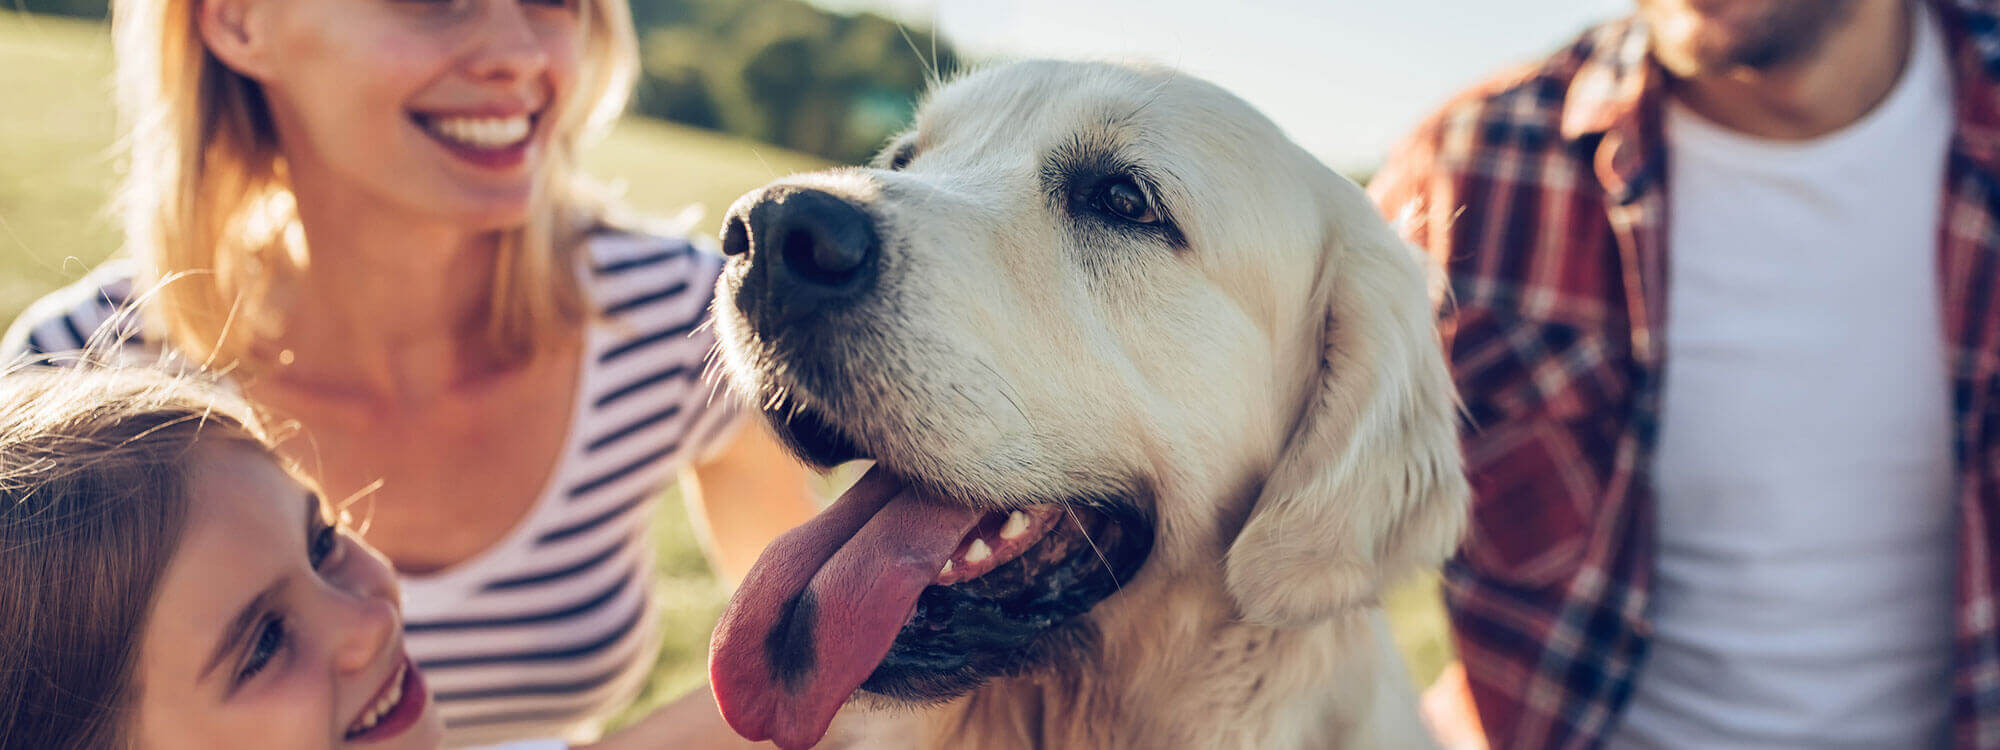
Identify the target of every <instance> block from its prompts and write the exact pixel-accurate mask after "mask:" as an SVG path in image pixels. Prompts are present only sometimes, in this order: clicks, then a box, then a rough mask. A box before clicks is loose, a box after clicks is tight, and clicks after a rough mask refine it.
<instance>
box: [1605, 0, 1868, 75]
mask: <svg viewBox="0 0 2000 750" xmlns="http://www.w3.org/2000/svg"><path fill="white" fill-rule="evenodd" d="M1736 1H1737V2H1746V1H1752V2H1754V1H1755V0H1736ZM1668 4H1669V3H1668V2H1662V0H1639V14H1640V16H1641V17H1642V18H1644V19H1645V20H1646V22H1647V23H1648V24H1649V25H1651V26H1652V28H1653V29H1654V30H1655V34H1654V39H1653V44H1654V54H1655V56H1657V57H1658V58H1659V60H1660V62H1661V63H1662V64H1664V65H1666V67H1667V68H1668V69H1669V70H1672V71H1673V72H1674V73H1675V74H1677V75H1680V76H1683V77H1695V76H1701V75H1707V74H1712V73H1720V72H1723V71H1728V70H1742V69H1748V70H1754V71H1773V70H1778V69H1781V68H1784V67H1786V66H1788V65H1791V64H1793V63H1797V62H1800V61H1802V60H1805V59H1807V58H1809V57H1811V56H1812V54H1813V53H1814V52H1816V51H1817V50H1818V49H1819V48H1820V45H1822V44H1824V43H1825V41H1826V39H1827V38H1828V37H1830V36H1832V35H1833V32H1834V31H1835V30H1837V29H1839V28H1840V27H1841V26H1842V25H1843V24H1844V23H1845V22H1846V21H1847V20H1848V19H1849V18H1850V17H1852V16H1853V14H1854V6H1855V0H1777V1H1776V2H1766V3H1764V5H1763V7H1762V8H1760V9H1759V12H1758V13H1756V14H1755V16H1754V17H1752V18H1750V19H1749V20H1747V21H1745V22H1743V23H1741V24H1738V25H1736V26H1737V27H1736V28H1728V27H1725V26H1723V22H1720V21H1717V20H1714V19H1711V18H1704V17H1701V16H1700V15H1698V14H1696V13H1695V12H1694V11H1692V10H1689V9H1686V8H1683V7H1664V6H1667V5H1668ZM1674 5H1678V3H1674ZM1689 24H1692V25H1694V28H1692V29H1688V28H1686V27H1687V25H1689ZM1667 29H1677V30H1678V33H1674V32H1669V33H1662V32H1663V31H1665V30H1667Z"/></svg>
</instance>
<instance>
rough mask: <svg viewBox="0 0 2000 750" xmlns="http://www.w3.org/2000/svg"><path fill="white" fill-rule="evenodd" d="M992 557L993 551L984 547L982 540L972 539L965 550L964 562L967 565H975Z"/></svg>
mask: <svg viewBox="0 0 2000 750" xmlns="http://www.w3.org/2000/svg"><path fill="white" fill-rule="evenodd" d="M992 556H993V549H992V548H991V547H988V546H986V540H984V539H974V540H972V544H971V546H968V547H966V548H965V561H966V562H969V563H976V562H979V561H980V560H984V559H986V558H989V557H992Z"/></svg>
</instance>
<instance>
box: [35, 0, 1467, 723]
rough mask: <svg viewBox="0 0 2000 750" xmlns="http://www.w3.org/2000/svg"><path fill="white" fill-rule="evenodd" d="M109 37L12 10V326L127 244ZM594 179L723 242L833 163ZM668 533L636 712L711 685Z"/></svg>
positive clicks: (615, 140)
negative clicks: (120, 210) (690, 217)
mask: <svg viewBox="0 0 2000 750" xmlns="http://www.w3.org/2000/svg"><path fill="white" fill-rule="evenodd" d="M110 70H111V60H110V52H109V42H108V33H107V30H106V29H105V28H104V27H103V26H101V25H97V24H91V23H84V22H78V21H73V20H67V19H56V18H50V17H44V16H31V15H25V14H20V13H15V12H12V11H0V92H6V94H5V97H6V99H7V101H6V104H5V110H4V114H0V321H11V320H13V318H14V316H16V315H18V314H19V313H20V311H21V309H22V308H23V307H25V306H26V305H27V304H28V303H29V302H31V301H33V300H34V299H35V298H36V297H38V296H40V295H42V294H45V293H47V292H48V291H49V290H51V289H54V288H55V287H57V286H60V285H62V284H65V283H68V282H70V281H73V280H75V279H76V278H77V277H79V276H81V275H82V274H83V273H84V272H85V271H87V270H88V269H89V268H90V267H92V266H94V265H96V264H97V262H98V261H100V260H103V259H104V257H105V256H106V255H108V254H110V253H111V252H112V250H114V249H115V248H116V246H117V243H118V229H117V226H116V223H115V222H113V221H112V220H111V219H110V217H109V216H108V214H107V213H106V212H105V209H104V206H105V205H106V201H107V200H108V198H109V196H110V192H111V189H112V187H113V186H114V184H115V181H116V178H117V175H116V172H115V162H116V160H115V158H114V156H113V140H114V138H115V130H114V122H113V116H112V108H111V91H110V84H109V76H110ZM585 163H586V166H587V168H588V169H590V170H591V172H592V174H595V175H598V176H599V177H601V178H604V179H606V180H607V181H610V182H612V183H613V184H617V185H622V186H623V188H624V191H625V196H626V199H627V202H628V203H629V204H630V205H631V206H632V207H633V208H635V209H637V210H639V211H641V212H642V213H646V214H649V215H654V216H674V215H679V214H680V213H681V212H682V209H684V208H686V207H688V206H700V207H702V209H704V212H703V213H704V216H703V218H702V219H701V221H700V222H699V224H698V225H697V226H698V228H699V231H702V232H705V233H709V234H711V236H712V234H713V232H714V231H715V228H716V227H717V226H718V225H719V224H720V217H721V213H722V211H723V210H725V209H726V208H727V207H728V206H729V204H730V202H732V201H734V200H735V198H736V196H738V195H740V194H742V193H743V192H744V191H746V190H749V189H751V188H753V187H756V186H758V185H761V184H763V183H764V182H767V181H769V180H771V179H773V178H775V177H779V176H782V175H785V174H789V173H792V172H797V171H803V170H808V169H814V168H818V167H820V166H824V163H823V162H820V161H818V160H816V159H813V158H812V157H808V156H803V155H800V154H795V153H791V152H787V151H784V150H783V149H779V148H776V147H772V146H768V145H764V144H760V143H755V142H751V141H746V140H743V139H740V138H733V137H730V136H725V135H718V134H714V133H709V132H706V131H701V130H693V129H689V128H684V127H679V126H675V125H671V124H667V123H662V122H657V121H649V120H641V119H636V118H634V119H628V120H626V121H625V122H623V123H621V124H620V125H619V127H618V128H617V129H616V130H615V131H614V132H613V133H612V134H611V136H610V137H609V138H608V139H607V140H606V142H605V143H603V144H601V145H600V146H598V147H597V148H596V149H595V150H593V151H592V152H591V153H589V154H587V155H586V159H585ZM662 511H663V512H661V513H659V514H658V517H659V523H658V526H657V528H656V530H655V532H656V534H657V535H658V540H659V543H660V550H659V565H658V567H659V573H660V576H659V582H658V586H659V600H660V602H661V605H662V607H663V610H664V611H663V612H662V615H663V618H662V619H663V622H664V626H663V631H664V642H663V644H662V647H661V651H660V660H659V665H658V668H657V669H656V670H655V673H654V680H653V683H652V684H651V685H650V686H649V687H648V689H647V693H646V695H645V697H644V698H643V699H642V700H641V702H640V703H639V704H638V705H636V706H634V707H633V709H632V710H630V711H628V712H627V715H628V716H632V715H638V714H640V713H643V712H644V711H645V710H646V709H648V708H650V707H651V706H654V705H657V704H658V703H660V702H662V701H664V700H666V699H668V698H671V697H673V696H675V695H678V694H680V693H681V692H683V691H685V690H687V689H689V688H691V687H693V686H695V685H697V684H699V683H700V682H701V681H702V679H703V677H704V675H705V673H706V669H705V665H704V663H703V662H704V659H705V658H706V654H707V649H708V631H709V627H710V625H711V624H712V623H713V622H714V621H715V618H716V616H717V615H718V614H720V612H721V608H722V601H723V596H724V594H723V591H722V590H721V587H720V586H718V585H717V583H716V581H715V578H714V576H713V575H712V574H711V573H710V572H709V569H708V564H707V562H706V561H705V560H704V559H703V558H702V555H701V552H700V550H699V549H698V547H697V546H696V543H695V539H694V534H693V532H692V530H691V529H690V527H689V524H688V519H687V515H686V514H685V513H684V512H683V511H682V510H681V506H680V504H679V501H678V498H675V497H670V498H667V503H666V504H665V505H664V506H663V507H662ZM1436 601H1437V589H1436V580H1435V578H1434V577H1429V578H1425V579H1423V580H1420V581H1418V582H1416V583H1414V584H1411V585H1409V586H1405V587H1403V588H1402V589H1400V590H1398V591H1397V592H1395V593H1394V594H1393V595H1392V596H1390V597H1389V600H1388V603H1389V608H1390V611H1391V616H1392V617H1393V618H1394V619H1395V621H1396V637H1397V641H1398V643H1399V645H1401V646H1402V648H1403V651H1404V654H1405V655H1406V656H1407V657H1408V658H1409V660H1410V666H1411V672H1412V674H1413V676H1414V677H1415V678H1416V679H1417V681H1418V683H1419V684H1424V683H1427V682H1429V680H1430V679H1431V677H1432V676H1434V675H1435V674H1436V673H1437V670H1438V669H1439V668H1440V667H1441V666H1442V664H1443V663H1444V661H1445V660H1446V659H1447V658H1449V646H1448V645H1447V643H1446V640H1445V638H1444V628H1445V625H1444V619H1443V617H1442V614H1441V613H1440V612H1439V611H1438V608H1437V605H1436Z"/></svg>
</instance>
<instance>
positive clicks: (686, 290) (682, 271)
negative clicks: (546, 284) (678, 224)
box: [580, 226, 722, 317]
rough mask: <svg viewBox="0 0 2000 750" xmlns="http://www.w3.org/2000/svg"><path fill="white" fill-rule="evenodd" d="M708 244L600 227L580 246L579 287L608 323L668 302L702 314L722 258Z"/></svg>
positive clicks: (683, 236)
mask: <svg viewBox="0 0 2000 750" xmlns="http://www.w3.org/2000/svg"><path fill="white" fill-rule="evenodd" d="M712 244H713V243H709V242H704V241H702V240H700V239H697V238H695V237H692V236H690V235H688V234H685V233H665V232H653V231H644V230H635V229H629V228H622V227H609V226H607V227H600V228H598V229H596V230H593V231H592V232H591V233H590V234H589V235H588V236H587V237H586V238H585V240H584V243H583V248H582V256H583V257H582V261H583V262H582V264H581V269H580V273H581V274H582V276H583V287H584V289H585V290H586V292H587V294H588V296H589V297H590V298H591V299H592V300H594V302H595V304H596V306H597V307H598V308H599V310H600V311H601V312H603V313H604V314H606V315H609V316H613V317H624V313H627V312H630V311H632V310H633V309H634V308H635V307H637V306H640V305H647V306H652V305H655V304H657V303H661V302H666V301H668V300H669V299H680V298H689V302H688V304H690V305H693V306H696V307H701V308H706V307H707V305H708V300H709V298H710V297H712V296H713V295H714V293H715V280H716V277H717V276H719V275H721V273H722V256H721V255H720V254H718V253H717V252H715V250H714V248H713V247H710V246H711V245H712ZM675 307H679V306H678V305H675Z"/></svg>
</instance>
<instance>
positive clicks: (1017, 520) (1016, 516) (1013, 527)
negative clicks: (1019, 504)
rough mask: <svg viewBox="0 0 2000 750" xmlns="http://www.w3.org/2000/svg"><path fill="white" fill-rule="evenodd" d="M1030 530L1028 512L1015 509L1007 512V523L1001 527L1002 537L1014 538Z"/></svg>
mask: <svg viewBox="0 0 2000 750" xmlns="http://www.w3.org/2000/svg"><path fill="white" fill-rule="evenodd" d="M1027 530H1028V514H1026V513H1022V512H1021V511H1018V510H1017V511H1013V512H1011V513H1008V514H1007V525H1005V526H1002V527H1000V538H1001V539H1013V538H1015V537H1018V536H1020V535H1021V534H1022V533H1024V532H1026V531H1027Z"/></svg>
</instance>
